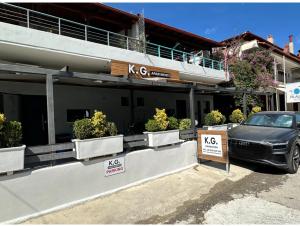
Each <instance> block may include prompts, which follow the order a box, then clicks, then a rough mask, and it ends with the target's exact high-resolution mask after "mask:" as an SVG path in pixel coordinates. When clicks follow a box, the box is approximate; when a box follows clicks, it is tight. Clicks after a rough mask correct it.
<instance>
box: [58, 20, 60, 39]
mask: <svg viewBox="0 0 300 226" xmlns="http://www.w3.org/2000/svg"><path fill="white" fill-rule="evenodd" d="M60 23H61V22H60V18H58V34H59V35H61V25H60Z"/></svg>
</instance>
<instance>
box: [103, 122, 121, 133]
mask: <svg viewBox="0 0 300 226" xmlns="http://www.w3.org/2000/svg"><path fill="white" fill-rule="evenodd" d="M106 129H107V131H106V134H107V136H116V135H117V133H118V129H117V126H116V124H115V123H114V122H107V124H106Z"/></svg>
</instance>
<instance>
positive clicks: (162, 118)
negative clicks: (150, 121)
mask: <svg viewBox="0 0 300 226" xmlns="http://www.w3.org/2000/svg"><path fill="white" fill-rule="evenodd" d="M155 111H156V113H155V115H154V116H153V117H154V120H155V121H156V122H157V123H158V125H159V129H160V131H164V130H166V129H167V128H168V125H169V121H168V116H167V114H166V110H165V109H158V108H155Z"/></svg>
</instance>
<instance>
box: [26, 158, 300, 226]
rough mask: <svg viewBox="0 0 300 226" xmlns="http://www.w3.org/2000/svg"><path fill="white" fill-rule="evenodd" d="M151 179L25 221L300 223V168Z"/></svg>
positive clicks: (207, 169) (201, 170)
mask: <svg viewBox="0 0 300 226" xmlns="http://www.w3.org/2000/svg"><path fill="white" fill-rule="evenodd" d="M217 167H220V165H218V164H213V163H206V164H202V165H199V166H197V167H194V168H191V169H188V170H185V171H182V172H179V173H176V174H173V175H169V176H166V177H163V178H159V179H156V180H154V181H150V182H147V183H144V184H141V185H138V186H135V187H132V188H129V189H126V190H123V191H120V192H117V193H115V194H112V195H109V196H105V197H102V198H98V199H95V200H91V201H88V202H86V203H83V204H80V205H77V206H73V207H70V208H67V209H64V210H61V211H57V212H54V213H50V214H47V215H44V216H41V217H38V218H35V219H30V220H28V221H26V222H23V223H30V224H40V223H42V224H47V223H51V224H56V223H60V224H63V223H69V224H75V223H81V224H94V223H96V224H108V223H113V224H125V223H131V224H135V223H141V224H195V223H196V224H300V196H299V195H298V192H299V190H300V172H299V173H298V174H294V175H289V174H285V172H282V171H280V170H277V169H274V168H271V167H266V166H260V165H256V164H250V163H245V162H240V161H234V163H233V164H232V166H231V172H230V173H229V174H227V173H226V172H225V171H224V170H220V169H218V168H217Z"/></svg>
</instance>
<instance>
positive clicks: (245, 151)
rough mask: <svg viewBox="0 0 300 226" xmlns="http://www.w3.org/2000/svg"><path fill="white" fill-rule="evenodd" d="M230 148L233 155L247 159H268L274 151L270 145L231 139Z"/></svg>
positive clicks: (229, 141)
mask: <svg viewBox="0 0 300 226" xmlns="http://www.w3.org/2000/svg"><path fill="white" fill-rule="evenodd" d="M228 146H229V152H230V153H231V154H233V155H235V156H236V157H241V158H246V159H266V158H268V157H270V154H271V150H272V148H271V147H270V146H268V145H263V144H260V143H256V142H251V141H244V140H236V139H229V140H228Z"/></svg>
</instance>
